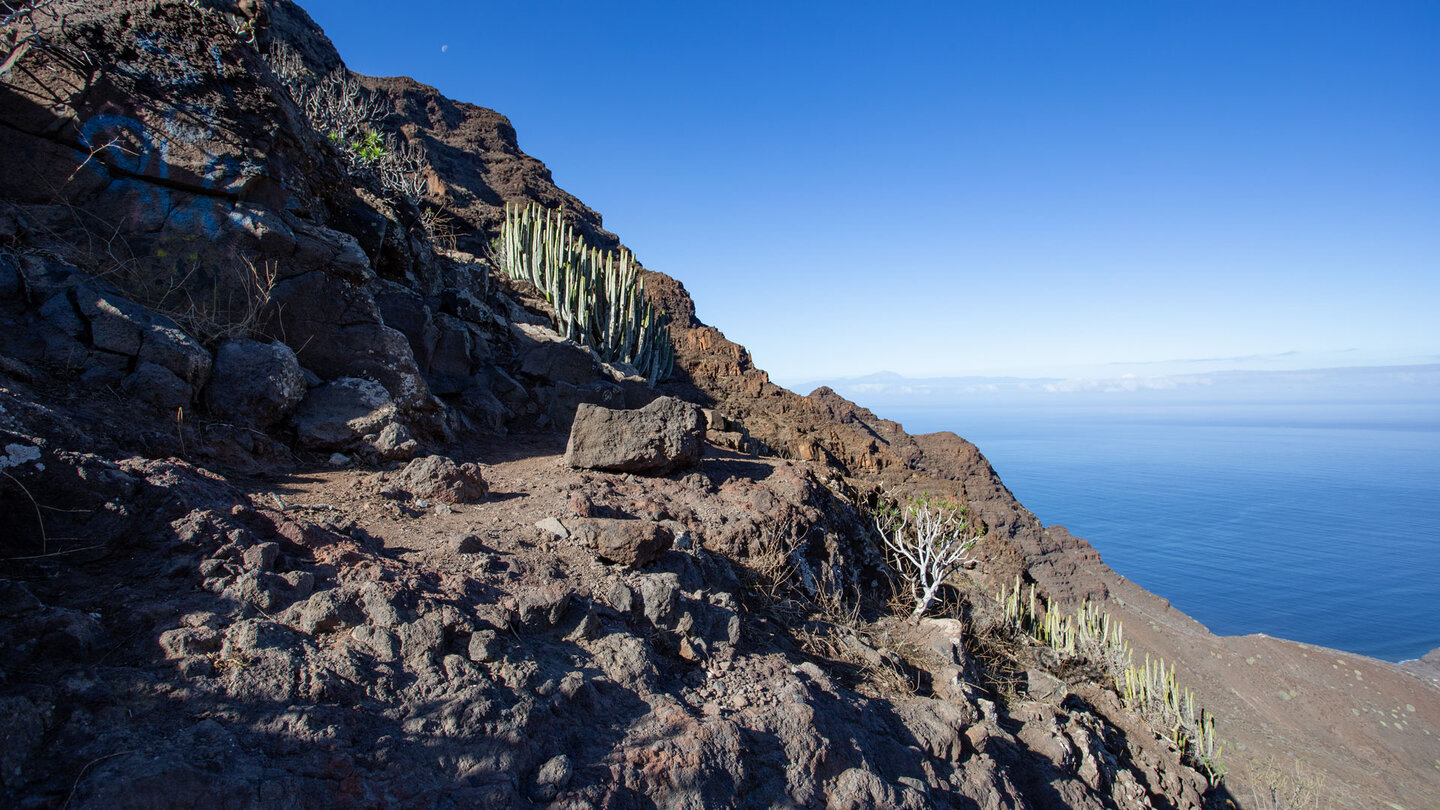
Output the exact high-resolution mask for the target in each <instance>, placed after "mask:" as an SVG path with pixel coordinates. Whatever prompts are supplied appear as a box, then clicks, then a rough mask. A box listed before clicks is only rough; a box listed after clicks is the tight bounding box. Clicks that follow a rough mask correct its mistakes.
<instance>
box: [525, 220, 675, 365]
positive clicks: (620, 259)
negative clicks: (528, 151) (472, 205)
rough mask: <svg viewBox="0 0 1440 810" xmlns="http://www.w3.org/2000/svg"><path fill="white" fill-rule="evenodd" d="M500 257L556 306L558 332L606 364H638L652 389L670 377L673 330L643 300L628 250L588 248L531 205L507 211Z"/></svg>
mask: <svg viewBox="0 0 1440 810" xmlns="http://www.w3.org/2000/svg"><path fill="white" fill-rule="evenodd" d="M498 252H499V254H500V260H501V263H502V264H503V265H504V269H505V272H506V273H508V274H509V275H510V277H511V278H516V279H523V280H525V281H529V282H530V283H532V284H534V285H535V286H536V287H537V288H539V290H540V292H541V293H542V294H544V296H545V298H546V300H548V301H549V302H550V304H551V305H552V306H553V307H554V308H555V318H556V321H557V323H556V324H555V328H556V331H558V332H560V334H562V335H564V336H565V337H566V338H567V339H569V340H573V341H575V342H577V343H580V344H582V345H585V346H589V347H590V348H592V349H594V350H595V352H596V354H598V355H600V358H601V359H602V360H604V361H606V362H608V363H616V362H619V363H628V364H629V365H631V366H634V367H635V369H636V370H637V371H638V372H639V373H640V374H641V375H642V376H644V377H645V378H646V379H648V380H649V381H650V382H651V383H652V384H654V383H657V382H663V381H664V380H665V379H667V378H668V377H669V376H670V372H671V371H672V370H673V368H674V364H675V348H674V346H673V345H672V344H671V342H670V327H669V325H668V324H667V323H666V318H665V314H664V313H663V312H659V311H657V310H656V309H655V308H654V306H653V305H651V303H650V301H649V299H647V298H646V297H645V283H644V281H642V280H641V279H640V272H639V268H638V267H637V266H636V265H635V262H634V259H633V257H632V256H631V255H630V252H629V251H627V250H624V249H623V248H622V249H621V250H620V251H619V252H618V253H615V252H612V251H608V250H600V249H599V248H592V247H589V246H588V245H586V244H585V243H584V242H583V241H581V240H580V239H578V238H577V237H576V235H575V231H574V228H573V227H571V226H570V225H567V224H565V221H564V218H563V217H562V216H561V213H560V212H559V211H547V210H545V209H543V208H541V207H540V206H538V205H535V204H533V203H532V204H530V205H527V206H523V207H522V206H519V205H508V206H506V208H505V224H504V227H503V228H502V229H501V232H500V248H499V251H498Z"/></svg>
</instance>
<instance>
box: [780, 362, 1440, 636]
mask: <svg viewBox="0 0 1440 810" xmlns="http://www.w3.org/2000/svg"><path fill="white" fill-rule="evenodd" d="M829 385H830V386H831V387H832V388H834V389H835V390H836V391H837V392H839V393H840V394H841V395H843V396H846V397H848V398H850V399H852V400H854V401H856V402H858V403H859V404H861V405H864V406H865V407H868V408H870V409H871V410H873V411H875V412H876V414H877V415H879V416H882V417H884V418H888V419H893V420H895V421H898V422H901V423H902V424H903V425H904V426H905V428H906V429H907V430H908V431H910V432H911V433H926V432H932V431H939V430H950V431H954V432H955V433H958V434H960V435H961V436H963V437H965V438H966V439H969V440H970V441H972V442H974V443H975V444H976V445H978V446H979V448H980V450H981V451H982V452H983V453H984V454H985V456H986V457H987V458H988V459H989V460H990V462H991V464H993V465H994V467H995V469H996V471H997V472H998V473H999V474H1000V477H1001V478H1002V479H1003V480H1004V481H1005V483H1006V484H1007V485H1008V486H1009V487H1010V489H1011V491H1012V492H1014V493H1015V496H1016V497H1017V498H1018V499H1019V500H1020V502H1021V503H1023V504H1024V505H1025V506H1026V507H1028V508H1029V509H1030V510H1031V511H1032V512H1034V513H1035V514H1036V515H1037V516H1038V517H1039V518H1040V520H1041V521H1042V522H1043V523H1044V524H1046V525H1055V524H1059V525H1063V526H1065V527H1066V528H1068V529H1069V530H1070V531H1071V532H1072V533H1073V534H1075V535H1076V536H1078V537H1083V538H1085V539H1086V540H1088V541H1090V543H1091V544H1092V545H1094V546H1095V548H1096V549H1097V550H1099V552H1100V554H1101V556H1102V557H1103V558H1104V560H1105V562H1106V563H1108V564H1109V565H1110V566H1111V567H1112V568H1114V569H1115V570H1116V571H1118V572H1119V573H1121V574H1123V575H1125V576H1127V577H1129V578H1130V579H1132V580H1134V581H1136V582H1137V583H1139V584H1140V585H1141V586H1143V587H1145V588H1146V589H1148V590H1150V591H1153V592H1154V593H1157V594H1159V595H1161V596H1164V597H1166V598H1167V599H1170V600H1171V601H1172V602H1173V603H1174V604H1175V606H1176V607H1178V608H1180V609H1181V610H1183V611H1185V612H1186V613H1188V614H1190V615H1191V616H1193V617H1195V618H1196V619H1198V620H1199V621H1201V622H1203V623H1204V624H1205V625H1207V626H1208V627H1209V628H1210V629H1211V630H1213V631H1214V632H1216V633H1220V634H1224V635H1232V634H1245V633H1265V634H1268V635H1272V636H1279V637H1282V638H1289V639H1294V640H1296V641H1304V642H1309V643H1313V644H1320V645H1323V646H1326V647H1333V648H1337V649H1342V650H1350V651H1352V652H1357V653H1361V654H1364V655H1369V656H1373V657H1376V658H1382V659H1386V660H1391V661H1399V660H1404V659H1409V658H1417V657H1419V656H1421V655H1424V654H1425V653H1426V652H1428V651H1429V650H1431V649H1433V648H1436V647H1440V365H1421V366H1404V367H1395V366H1392V367H1372V368H1364V369H1357V368H1349V369H1322V370H1311V371H1287V372H1220V373H1214V374H1208V375H1203V376H1200V375H1184V376H1171V377H1137V376H1133V375H1131V376H1126V377H1119V378H1113V379H1092V380H1062V379H1047V380H1033V379H1015V378H1003V379H1002V378H950V379H943V380H913V379H905V378H900V377H897V376H895V375H874V376H872V377H867V378H862V379H856V380H840V381H834V382H830V383H829ZM804 390H808V388H807V389H804Z"/></svg>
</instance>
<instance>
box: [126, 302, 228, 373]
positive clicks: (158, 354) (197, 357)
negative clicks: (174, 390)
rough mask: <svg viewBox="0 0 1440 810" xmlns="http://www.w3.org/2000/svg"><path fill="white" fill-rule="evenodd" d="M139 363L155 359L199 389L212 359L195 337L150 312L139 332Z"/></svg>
mask: <svg viewBox="0 0 1440 810" xmlns="http://www.w3.org/2000/svg"><path fill="white" fill-rule="evenodd" d="M138 357H139V359H140V362H142V363H154V364H155V365H157V366H161V367H163V368H166V369H169V370H170V373H172V374H174V375H175V376H176V377H179V378H180V379H182V380H184V381H185V382H187V383H189V384H190V385H192V386H194V387H195V389H196V390H197V391H198V390H200V389H201V388H203V387H204V386H205V384H206V383H207V382H208V381H209V380H210V374H211V373H212V371H213V370H214V361H212V360H211V358H210V352H207V351H205V347H203V346H201V345H200V344H199V343H198V342H196V340H195V339H194V338H192V337H190V336H189V335H187V334H185V332H183V331H182V330H181V329H180V327H178V326H176V325H175V324H173V323H171V322H170V321H168V320H166V319H164V318H160V317H158V316H152V317H151V318H150V319H149V320H148V321H147V322H146V324H145V326H144V327H143V328H142V329H141V332H140V353H139V355H138Z"/></svg>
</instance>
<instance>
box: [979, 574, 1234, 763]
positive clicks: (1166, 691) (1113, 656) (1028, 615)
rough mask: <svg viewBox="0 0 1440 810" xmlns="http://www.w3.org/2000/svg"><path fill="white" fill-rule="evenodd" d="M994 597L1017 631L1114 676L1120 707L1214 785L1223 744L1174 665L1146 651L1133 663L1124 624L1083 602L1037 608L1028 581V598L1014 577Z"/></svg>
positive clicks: (1212, 718)
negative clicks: (1072, 609)
mask: <svg viewBox="0 0 1440 810" xmlns="http://www.w3.org/2000/svg"><path fill="white" fill-rule="evenodd" d="M999 600H1000V604H1001V606H1002V607H1003V608H1004V611H1005V617H1006V618H1007V619H1009V620H1010V622H1011V623H1013V624H1014V625H1015V626H1016V627H1018V628H1019V629H1020V630H1021V632H1023V633H1025V634H1026V635H1028V636H1030V637H1031V638H1033V639H1035V640H1036V641H1038V642H1040V643H1041V644H1045V645H1047V646H1049V647H1050V648H1051V649H1053V650H1055V651H1057V652H1060V653H1064V654H1066V655H1072V656H1081V657H1084V658H1088V659H1090V660H1091V661H1094V662H1096V663H1099V664H1101V665H1102V666H1103V667H1104V668H1105V670H1106V671H1107V672H1108V673H1109V674H1110V676H1111V677H1113V678H1114V679H1115V682H1116V685H1117V687H1118V691H1119V692H1120V697H1121V699H1122V700H1123V701H1124V703H1125V706H1126V708H1128V709H1130V710H1131V711H1133V712H1135V713H1136V714H1138V715H1140V716H1141V717H1143V718H1145V720H1146V722H1148V723H1149V724H1150V725H1151V727H1152V728H1155V729H1156V730H1157V732H1158V733H1159V734H1160V736H1162V737H1164V738H1166V739H1168V740H1169V741H1170V743H1171V744H1172V745H1173V746H1175V748H1176V750H1178V751H1179V752H1180V754H1181V755H1182V756H1185V757H1188V758H1189V759H1190V760H1191V761H1192V762H1193V763H1195V764H1196V765H1198V766H1199V767H1200V769H1201V770H1202V771H1203V772H1204V773H1205V775H1206V776H1207V777H1208V778H1209V779H1210V781H1211V783H1212V784H1218V783H1219V781H1220V779H1221V778H1222V777H1223V776H1224V773H1225V768H1224V766H1223V764H1222V763H1221V762H1220V751H1221V748H1223V746H1221V745H1219V744H1218V742H1217V741H1216V738H1215V716H1214V715H1212V714H1211V713H1210V712H1208V711H1206V710H1205V709H1203V708H1197V707H1196V705H1195V694H1194V693H1193V692H1191V691H1190V690H1189V689H1186V688H1184V687H1182V686H1180V685H1179V684H1178V683H1176V680H1175V667H1174V665H1171V666H1169V667H1166V665H1165V661H1164V660H1160V661H1158V662H1152V661H1151V660H1150V656H1149V655H1146V656H1145V665H1144V666H1143V667H1140V666H1135V664H1134V653H1133V652H1132V651H1131V648H1130V644H1129V642H1127V641H1125V627H1124V625H1123V624H1122V623H1121V622H1120V621H1118V620H1112V619H1111V617H1110V614H1108V613H1106V612H1104V611H1102V610H1100V609H1099V608H1097V607H1095V606H1094V605H1092V604H1090V602H1089V601H1088V600H1086V601H1085V602H1083V603H1081V605H1080V609H1079V610H1078V611H1076V613H1075V615H1073V616H1071V615H1068V614H1066V613H1064V612H1063V611H1060V610H1058V609H1057V608H1056V606H1055V602H1054V600H1052V599H1050V598H1049V597H1048V596H1047V597H1046V598H1045V604H1044V606H1043V609H1042V606H1041V605H1040V604H1039V602H1038V600H1037V598H1036V593H1035V586H1034V585H1031V586H1030V590H1029V595H1028V598H1024V599H1022V598H1021V588H1020V577H1018V576H1017V577H1015V586H1014V588H1006V587H1001V589H1000V595H999Z"/></svg>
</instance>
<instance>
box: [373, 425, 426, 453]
mask: <svg viewBox="0 0 1440 810" xmlns="http://www.w3.org/2000/svg"><path fill="white" fill-rule="evenodd" d="M365 443H366V444H368V445H370V449H371V450H373V451H374V453H375V455H376V456H377V457H378V458H380V460H382V461H406V460H408V459H411V458H414V457H415V451H416V450H419V449H420V443H419V442H417V441H415V439H413V438H411V436H410V431H409V430H407V429H406V428H405V426H404V425H402V424H400V423H398V422H391V423H390V424H388V425H386V426H385V429H384V430H381V431H380V432H379V433H378V434H375V435H374V437H371V436H366V437H365Z"/></svg>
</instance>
